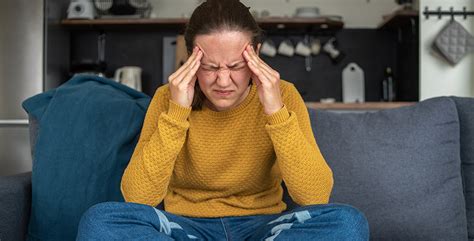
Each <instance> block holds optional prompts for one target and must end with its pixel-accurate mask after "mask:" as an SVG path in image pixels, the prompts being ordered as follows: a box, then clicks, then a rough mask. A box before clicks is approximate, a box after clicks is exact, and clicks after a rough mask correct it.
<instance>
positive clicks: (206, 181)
mask: <svg viewBox="0 0 474 241" xmlns="http://www.w3.org/2000/svg"><path fill="white" fill-rule="evenodd" d="M248 9H249V8H247V7H246V6H245V5H243V4H242V3H240V2H239V1H238V0H213V1H207V2H204V3H202V4H201V5H200V6H199V7H197V8H196V9H195V11H194V12H193V14H192V16H191V18H190V21H189V24H188V26H187V28H186V31H185V40H186V46H187V49H188V52H189V53H190V57H189V59H188V60H187V62H186V63H185V64H184V65H183V66H181V67H180V68H179V69H178V70H177V71H176V72H175V73H173V74H172V75H171V76H170V77H169V79H168V81H169V84H167V85H164V86H162V87H160V88H158V89H157V91H156V93H155V95H154V97H153V99H152V101H151V103H150V106H149V109H148V111H147V114H146V117H145V121H144V126H143V129H142V132H141V135H140V139H139V142H138V144H137V146H136V148H135V151H134V153H133V156H132V158H131V161H130V163H129V165H128V167H127V169H126V170H125V172H124V175H123V178H122V183H121V190H122V193H123V196H124V198H125V200H126V201H127V203H118V202H106V203H101V204H97V205H95V206H93V207H91V208H90V209H89V210H88V211H87V212H86V213H85V214H84V216H83V217H82V219H81V223H80V227H79V234H78V240H93V239H94V240H95V239H104V240H110V239H127V240H145V239H146V240H173V239H176V240H188V239H189V240H219V239H222V240H290V239H292V240H368V235H369V234H368V224H367V220H366V219H365V217H364V215H363V214H362V213H360V212H359V211H358V210H357V209H355V208H353V207H351V206H349V205H343V204H328V201H329V196H330V193H331V190H332V187H333V177H332V171H331V169H330V168H329V166H328V165H327V163H326V162H325V160H324V158H323V156H322V155H321V152H320V151H319V148H318V146H317V144H316V141H315V139H314V136H313V132H312V130H311V126H310V121H309V116H308V113H307V109H306V107H305V104H304V102H303V100H302V98H301V96H300V95H299V93H298V91H297V90H296V88H295V87H294V85H293V84H291V83H289V82H286V81H284V80H280V75H279V73H278V72H277V71H275V70H273V69H272V68H271V67H270V66H268V65H267V64H266V63H265V62H264V61H262V59H260V58H259V56H258V54H257V53H258V52H259V49H260V43H261V40H262V31H261V29H260V28H259V27H258V25H257V23H256V22H255V20H254V19H253V17H252V16H251V14H250V12H249V10H248ZM282 181H284V182H285V184H286V186H287V187H288V190H289V194H290V196H291V198H292V199H293V200H294V201H295V202H296V203H297V204H299V205H301V207H299V208H297V209H295V210H289V211H286V212H283V211H285V209H286V204H285V203H284V202H283V201H282V193H283V190H282V187H281V182H282ZM162 201H164V205H165V211H162V210H158V209H156V208H154V207H155V206H156V205H158V204H159V203H161V202H162ZM282 212H283V213H282Z"/></svg>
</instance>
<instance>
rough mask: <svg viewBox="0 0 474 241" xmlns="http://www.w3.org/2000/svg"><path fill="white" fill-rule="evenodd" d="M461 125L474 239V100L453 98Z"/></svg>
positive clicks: (465, 195) (468, 224) (468, 204)
mask: <svg viewBox="0 0 474 241" xmlns="http://www.w3.org/2000/svg"><path fill="white" fill-rule="evenodd" d="M451 98H452V99H453V100H454V102H455V103H456V107H457V110H458V115H459V123H460V127H461V129H460V133H461V135H460V138H461V167H462V169H461V171H462V172H461V173H462V178H463V186H464V198H465V200H466V214H467V227H468V233H469V239H470V240H471V239H474V98H462V97H451Z"/></svg>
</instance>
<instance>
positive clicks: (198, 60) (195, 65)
mask: <svg viewBox="0 0 474 241" xmlns="http://www.w3.org/2000/svg"><path fill="white" fill-rule="evenodd" d="M202 55H203V53H202V52H201V51H198V53H197V56H196V58H195V59H194V61H193V62H192V63H191V64H190V66H188V67H187V68H185V69H184V70H183V71H181V73H179V75H177V76H176V78H175V81H176V84H177V85H178V84H180V83H181V82H183V80H184V79H185V78H186V76H187V75H188V74H189V72H190V71H191V70H192V69H194V68H197V69H199V66H200V64H201V58H202ZM197 69H196V71H197ZM194 74H195V72H194Z"/></svg>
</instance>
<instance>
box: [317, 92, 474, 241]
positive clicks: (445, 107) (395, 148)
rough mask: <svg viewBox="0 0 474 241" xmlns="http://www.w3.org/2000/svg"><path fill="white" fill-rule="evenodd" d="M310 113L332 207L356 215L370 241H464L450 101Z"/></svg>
mask: <svg viewBox="0 0 474 241" xmlns="http://www.w3.org/2000/svg"><path fill="white" fill-rule="evenodd" d="M471 106H472V105H471ZM471 108H472V107H471ZM309 113H310V118H311V122H312V128H313V132H314V135H315V138H316V141H317V143H318V145H319V147H320V149H321V152H322V154H323V156H324V157H325V159H326V161H327V162H328V165H329V166H330V167H331V169H332V170H333V173H334V181H335V183H334V188H333V192H332V194H331V199H330V202H339V203H347V204H350V205H352V206H354V207H356V208H358V209H359V210H361V211H362V212H363V213H364V214H365V215H366V217H367V219H368V221H369V225H370V230H371V234H370V236H371V240H385V239H387V238H389V239H390V240H405V241H410V240H467V237H468V235H467V220H466V207H465V206H466V203H465V196H464V194H463V192H464V190H465V189H463V185H462V184H463V183H462V182H463V178H462V176H461V159H460V149H461V143H460V122H459V117H458V111H457V108H456V104H455V102H454V101H453V99H451V98H448V97H439V98H433V99H429V100H426V101H422V102H420V103H417V104H416V105H414V106H409V107H402V108H397V109H391V110H382V111H376V112H365V113H347V112H346V113H336V112H331V111H325V110H309ZM472 120H473V119H472V118H471V122H470V123H468V124H471V125H472V123H473V122H472ZM463 124H464V123H463ZM471 153H472V151H471Z"/></svg>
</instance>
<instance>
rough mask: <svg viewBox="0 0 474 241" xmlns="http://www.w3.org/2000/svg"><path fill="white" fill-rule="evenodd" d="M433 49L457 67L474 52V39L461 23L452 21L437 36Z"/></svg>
mask: <svg viewBox="0 0 474 241" xmlns="http://www.w3.org/2000/svg"><path fill="white" fill-rule="evenodd" d="M433 48H434V49H435V50H436V51H438V52H439V53H440V54H441V55H442V56H443V57H444V58H445V59H446V60H447V61H448V62H450V63H451V64H452V65H455V64H457V63H459V61H461V59H462V58H463V57H464V56H466V55H467V54H469V53H471V52H473V51H474V37H473V36H472V35H471V34H470V33H469V32H468V31H467V30H466V29H465V28H464V27H463V26H462V25H461V24H460V23H459V22H457V21H455V20H452V21H450V22H449V24H448V25H446V27H444V28H443V30H442V31H441V32H440V33H439V34H438V36H436V38H435V41H434V43H433Z"/></svg>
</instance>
